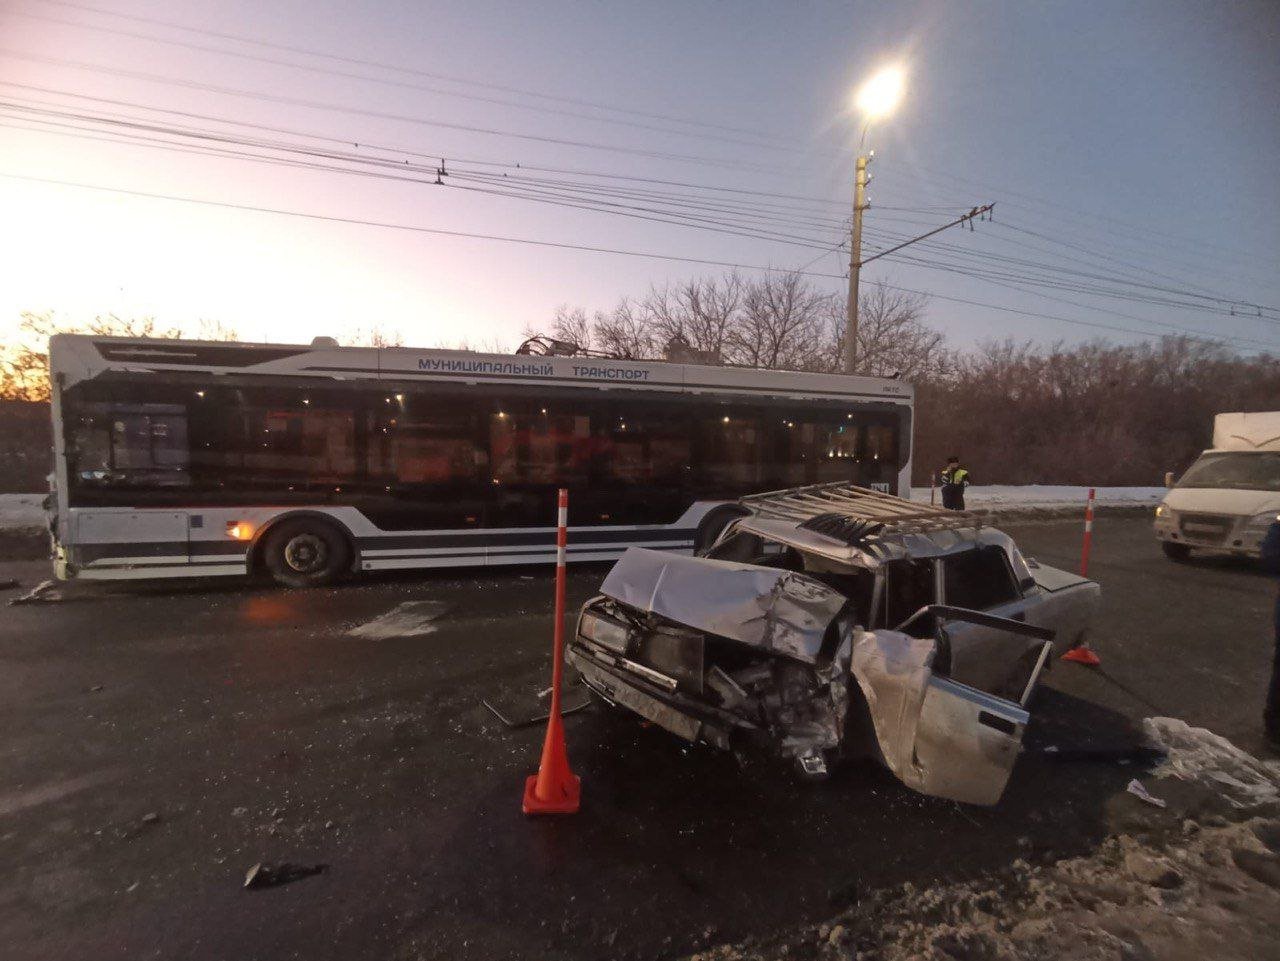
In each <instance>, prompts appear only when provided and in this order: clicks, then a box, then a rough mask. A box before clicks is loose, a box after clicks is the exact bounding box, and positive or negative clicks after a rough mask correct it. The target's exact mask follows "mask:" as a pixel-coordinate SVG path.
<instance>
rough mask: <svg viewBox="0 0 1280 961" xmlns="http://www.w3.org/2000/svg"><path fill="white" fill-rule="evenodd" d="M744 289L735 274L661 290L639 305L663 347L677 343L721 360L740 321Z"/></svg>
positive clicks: (668, 286) (743, 284) (745, 286)
mask: <svg viewBox="0 0 1280 961" xmlns="http://www.w3.org/2000/svg"><path fill="white" fill-rule="evenodd" d="M746 288H747V285H746V284H745V283H744V282H743V279H742V277H741V276H740V275H739V274H738V273H737V271H732V272H730V273H728V274H725V275H724V276H723V277H719V278H716V277H700V278H697V279H695V280H688V281H685V282H684V283H681V284H675V285H671V284H668V285H667V286H666V287H663V288H661V289H659V288H657V287H654V288H651V289H650V291H649V294H648V296H647V297H645V298H644V300H643V301H642V302H641V305H642V307H643V309H644V312H645V314H646V316H647V319H648V322H649V324H650V325H651V326H652V328H653V332H654V339H655V340H656V341H657V342H658V343H659V344H661V345H663V346H665V345H667V344H669V343H672V342H673V341H680V342H683V343H684V344H686V345H688V346H689V347H691V348H693V349H694V350H696V351H700V352H702V353H703V354H706V355H709V356H718V357H722V356H724V354H725V351H726V349H727V347H728V339H729V333H730V331H731V330H732V329H733V328H734V326H735V324H737V323H738V322H739V321H740V320H741V316H740V313H741V310H742V305H743V299H744V294H745V291H746Z"/></svg>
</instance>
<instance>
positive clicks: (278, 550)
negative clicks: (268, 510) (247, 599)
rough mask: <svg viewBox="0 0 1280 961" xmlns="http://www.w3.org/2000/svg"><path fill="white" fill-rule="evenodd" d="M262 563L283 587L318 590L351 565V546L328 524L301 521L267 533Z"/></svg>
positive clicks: (263, 546) (278, 527)
mask: <svg viewBox="0 0 1280 961" xmlns="http://www.w3.org/2000/svg"><path fill="white" fill-rule="evenodd" d="M262 562H263V564H264V565H265V567H266V568H267V570H268V571H269V572H270V573H271V576H272V577H273V578H275V579H276V581H278V582H279V583H281V584H283V585H285V586H286V587H319V586H321V585H323V584H332V583H333V582H334V581H336V580H337V579H338V578H339V577H340V576H341V575H342V573H343V571H345V570H346V569H347V567H348V565H349V564H350V563H351V546H350V544H348V543H347V539H346V537H344V536H343V535H342V534H341V533H340V532H339V531H338V530H336V529H335V528H334V527H333V526H332V525H330V524H325V523H323V522H320V521H312V520H307V519H304V518H299V519H298V520H291V521H284V522H283V523H281V524H277V525H276V526H275V527H273V528H272V529H271V530H269V531H267V536H266V538H265V540H264V541H263V543H262Z"/></svg>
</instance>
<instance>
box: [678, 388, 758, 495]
mask: <svg viewBox="0 0 1280 961" xmlns="http://www.w3.org/2000/svg"><path fill="white" fill-rule="evenodd" d="M694 430H695V437H696V442H697V446H696V447H695V455H696V458H697V459H696V462H695V483H696V486H697V488H698V489H700V490H715V491H721V492H723V493H722V494H721V496H731V497H738V496H741V495H742V494H745V493H747V492H748V491H752V490H756V489H758V485H759V484H760V482H761V480H762V479H763V474H764V471H763V470H762V466H763V465H762V461H763V459H764V457H763V455H764V453H765V451H764V447H765V445H764V443H763V434H764V432H763V431H762V430H761V425H760V421H759V417H758V416H757V415H756V412H755V411H746V412H744V411H742V410H741V409H737V410H734V409H731V408H722V409H716V408H712V412H710V413H698V414H695V418H694Z"/></svg>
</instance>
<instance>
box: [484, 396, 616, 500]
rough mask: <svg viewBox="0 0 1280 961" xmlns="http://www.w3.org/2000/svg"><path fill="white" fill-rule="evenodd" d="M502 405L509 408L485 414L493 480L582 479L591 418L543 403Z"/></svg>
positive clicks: (559, 481) (563, 482) (588, 452)
mask: <svg viewBox="0 0 1280 961" xmlns="http://www.w3.org/2000/svg"><path fill="white" fill-rule="evenodd" d="M505 406H510V407H513V408H514V409H513V410H505V409H504V410H501V411H497V412H495V413H492V414H490V415H489V459H490V474H491V480H492V481H493V482H495V483H496V484H498V485H507V486H512V485H546V486H549V487H551V486H557V485H558V486H566V485H570V486H571V485H576V484H581V483H584V482H585V481H586V480H587V476H588V471H589V465H590V462H591V457H592V444H591V440H592V438H591V418H590V417H588V416H585V415H581V414H561V413H558V412H556V411H553V410H549V409H548V408H545V407H528V408H522V407H521V406H518V405H505ZM543 411H546V413H543ZM543 520H544V521H545V518H544V519H543Z"/></svg>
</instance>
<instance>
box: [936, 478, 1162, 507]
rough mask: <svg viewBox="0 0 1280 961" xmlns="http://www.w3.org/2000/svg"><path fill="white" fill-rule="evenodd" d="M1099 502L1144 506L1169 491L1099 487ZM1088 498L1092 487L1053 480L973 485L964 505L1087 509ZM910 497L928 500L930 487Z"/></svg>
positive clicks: (1157, 499)
mask: <svg viewBox="0 0 1280 961" xmlns="http://www.w3.org/2000/svg"><path fill="white" fill-rule="evenodd" d="M1095 490H1096V491H1097V501H1096V502H1097V503H1098V504H1105V505H1109V506H1130V507H1142V506H1146V505H1155V504H1158V503H1160V501H1161V500H1162V499H1163V498H1164V495H1165V494H1167V493H1168V488H1165V487H1098V488H1095ZM1088 498H1089V488H1087V487H1068V486H1059V485H1053V484H1022V485H1013V484H989V485H986V486H983V487H970V488H969V489H968V490H966V491H965V493H964V503H965V507H990V508H1000V507H1071V506H1073V505H1074V506H1078V507H1079V508H1080V510H1081V511H1082V512H1083V511H1084V505H1085V501H1086V500H1088ZM911 499H912V500H913V501H917V502H919V503H923V504H927V503H929V488H927V487H916V488H913V489H912V491H911ZM935 500H936V501H937V503H938V504H941V503H942V493H941V491H939V492H938V493H937V494H936V495H935Z"/></svg>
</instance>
